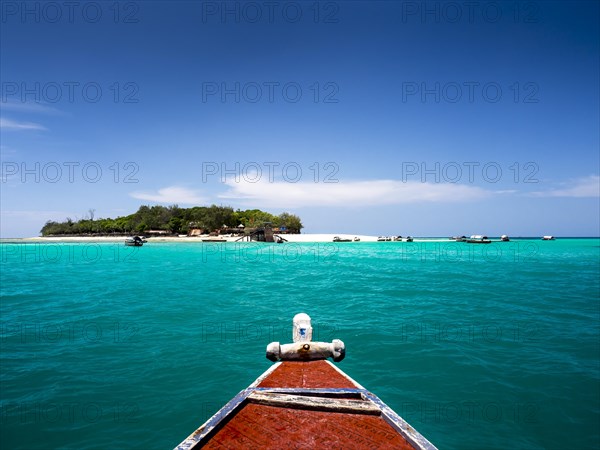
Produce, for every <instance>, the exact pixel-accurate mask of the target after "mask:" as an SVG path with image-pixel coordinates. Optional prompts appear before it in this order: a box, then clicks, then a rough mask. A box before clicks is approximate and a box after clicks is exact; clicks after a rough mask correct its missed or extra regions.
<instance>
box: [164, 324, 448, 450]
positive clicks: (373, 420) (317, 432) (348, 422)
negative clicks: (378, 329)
mask: <svg viewBox="0 0 600 450" xmlns="http://www.w3.org/2000/svg"><path fill="white" fill-rule="evenodd" d="M293 340H294V342H293V343H292V344H283V345H281V344H279V342H273V343H271V344H269V345H268V346H267V358H269V359H270V360H273V361H276V363H275V364H274V365H273V366H271V367H270V368H269V369H268V370H267V371H266V372H265V373H263V374H262V375H261V376H260V377H258V379H257V380H256V381H255V382H254V383H252V384H251V385H250V386H249V387H248V388H246V389H244V390H243V391H241V392H240V393H239V394H238V395H237V396H235V397H234V398H233V399H232V400H231V401H230V402H229V403H227V404H226V405H225V406H224V407H223V408H221V409H220V410H219V411H218V412H217V413H216V414H215V415H214V416H212V417H211V418H210V419H209V420H208V421H206V423H204V424H203V425H202V426H201V427H200V428H198V429H197V430H196V431H194V432H193V433H192V434H191V435H190V436H189V437H188V438H187V439H185V440H184V441H183V442H181V444H179V445H178V446H177V447H176V450H189V449H199V448H206V449H210V448H227V449H246V448H261V449H263V448H264V449H282V448H307V449H309V448H310V449H313V448H352V449H358V450H360V449H373V448H378V449H384V448H388V449H391V448H394V449H420V450H425V449H427V450H435V449H436V447H435V446H434V445H433V444H431V443H430V442H429V441H428V440H427V439H426V438H424V437H423V436H422V435H421V434H419V433H418V432H417V431H416V430H415V429H414V428H412V427H411V426H410V425H409V424H408V423H407V422H406V421H404V419H402V418H401V417H400V416H398V415H397V414H396V413H395V412H394V411H393V410H392V409H391V408H390V407H389V406H387V405H386V404H385V403H383V402H382V401H381V400H380V399H379V398H378V397H377V396H376V395H375V394H372V393H371V392H369V391H368V390H366V389H365V388H364V387H362V386H361V385H360V384H358V383H357V382H356V381H354V380H353V379H352V378H350V377H349V376H348V375H346V374H345V373H344V372H343V371H342V370H340V369H339V368H337V367H336V366H334V365H333V364H332V363H331V362H329V361H327V360H326V359H327V358H333V360H334V361H341V360H342V359H344V356H345V346H344V343H343V342H342V341H340V340H337V339H334V340H333V341H332V342H330V343H328V342H313V341H312V327H311V324H310V317H309V316H308V315H306V314H304V313H300V314H296V316H295V317H294V320H293Z"/></svg>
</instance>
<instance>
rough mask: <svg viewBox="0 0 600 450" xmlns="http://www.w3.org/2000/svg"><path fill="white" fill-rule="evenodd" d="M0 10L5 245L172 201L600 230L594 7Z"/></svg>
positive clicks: (448, 223) (406, 227)
mask: <svg viewBox="0 0 600 450" xmlns="http://www.w3.org/2000/svg"><path fill="white" fill-rule="evenodd" d="M0 5H1V11H0V12H1V17H0V27H1V29H0V38H1V40H0V50H1V51H0V78H1V98H0V101H1V103H0V106H1V111H0V120H1V122H0V152H1V162H2V179H1V181H0V188H1V194H0V195H1V197H0V200H1V217H0V235H1V236H2V237H5V238H6V237H25V236H35V235H38V233H39V230H40V228H41V227H42V226H43V224H44V223H45V222H46V220H50V219H51V220H64V219H65V218H66V217H71V218H72V219H77V218H82V217H84V216H85V215H86V214H88V211H89V210H90V209H93V210H95V217H96V218H98V217H116V216H119V215H126V214H130V213H132V212H134V211H135V210H137V208H138V207H139V206H140V205H141V204H150V205H152V204H164V205H169V204H175V203H176V204H179V205H180V206H182V207H189V206H193V205H198V204H200V205H202V204H212V203H215V204H222V205H230V206H233V207H235V208H242V209H246V208H260V209H263V210H268V211H270V212H273V213H280V212H283V211H288V212H292V213H295V214H298V215H299V216H300V217H301V218H302V219H303V223H304V225H305V229H304V231H305V232H314V233H319V232H331V233H353V234H374V235H380V234H402V235H409V234H410V235H414V236H446V235H448V236H449V235H456V234H488V235H490V236H494V235H500V234H509V235H511V236H541V235H544V234H553V235H557V236H598V235H599V234H600V230H599V228H600V225H599V216H600V212H599V196H600V193H599V192H600V178H599V174H600V162H599V154H600V151H599V148H600V143H599V122H600V117H599V109H600V108H599V80H600V75H599V60H600V51H599V41H600V39H599V25H598V24H599V23H600V20H599V19H600V13H599V4H598V2H594V1H585V2H521V3H519V2H517V3H515V2H512V1H511V2H474V3H472V4H470V3H468V2H404V1H397V2H391V1H383V2H378V1H370V2H359V1H350V2H346V1H340V2H318V3H315V2H226V3H223V2H177V1H171V2H159V1H139V2H134V1H132V2H118V3H115V2H75V3H73V4H67V5H65V4H64V3H62V2H26V3H23V2H11V1H2V2H1V3H0ZM69 5H72V6H69ZM469 5H471V6H469Z"/></svg>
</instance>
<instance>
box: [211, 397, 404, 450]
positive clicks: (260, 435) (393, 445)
mask: <svg viewBox="0 0 600 450" xmlns="http://www.w3.org/2000/svg"><path fill="white" fill-rule="evenodd" d="M202 448H205V449H224V448H227V449H242V448H244V449H284V448H285V449H295V448H298V449H314V448H326V449H329V450H333V449H350V448H351V449H357V450H359V449H375V448H377V449H406V450H412V449H413V448H414V447H413V446H411V445H410V444H409V443H408V442H407V441H406V440H405V439H404V438H403V437H402V436H401V435H399V434H398V433H397V432H396V431H395V430H394V429H393V428H392V427H391V426H390V425H389V424H388V423H387V422H386V421H385V420H383V419H382V418H381V417H379V416H373V415H361V414H344V413H336V412H323V411H310V410H301V409H287V408H278V407H273V406H263V405H256V404H252V403H250V404H248V405H246V406H245V407H244V408H243V409H242V410H241V411H240V412H239V413H238V414H237V415H236V416H235V420H231V421H229V422H228V423H227V424H226V425H225V426H224V427H223V428H221V429H220V430H219V431H218V432H217V433H216V434H215V435H214V436H213V437H212V439H211V440H210V441H209V442H208V443H207V444H206V445H205V446H204V447H202Z"/></svg>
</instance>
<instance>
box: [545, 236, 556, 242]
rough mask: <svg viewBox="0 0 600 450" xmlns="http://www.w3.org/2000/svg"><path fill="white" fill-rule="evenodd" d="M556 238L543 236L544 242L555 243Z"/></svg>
mask: <svg viewBox="0 0 600 450" xmlns="http://www.w3.org/2000/svg"><path fill="white" fill-rule="evenodd" d="M554 240H556V238H555V237H554V236H542V241H554Z"/></svg>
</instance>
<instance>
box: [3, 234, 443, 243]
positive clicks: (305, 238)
mask: <svg viewBox="0 0 600 450" xmlns="http://www.w3.org/2000/svg"><path fill="white" fill-rule="evenodd" d="M280 236H281V237H282V238H284V239H286V240H287V242H290V243H296V242H298V243H301V242H305V243H315V242H333V238H334V237H336V236H337V237H339V238H340V239H351V240H353V242H351V243H353V244H354V243H355V244H358V243H360V242H377V236H370V235H363V234H343V233H307V234H281V235H280ZM239 238H240V236H229V235H223V236H218V237H216V236H208V235H202V236H193V237H190V236H161V237H149V238H147V239H148V243H152V242H180V243H192V242H196V243H202V242H204V241H205V240H207V239H208V240H225V241H227V242H236V241H238V239H239ZM354 238H359V239H360V241H356V242H355V241H354ZM124 240H125V237H124V236H56V237H30V238H19V239H3V240H2V241H4V242H9V241H10V242H13V241H14V242H123V241H124ZM403 240H404V238H403ZM414 241H415V242H447V241H448V239H444V238H417V237H415V238H414ZM392 242H393V241H392Z"/></svg>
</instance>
